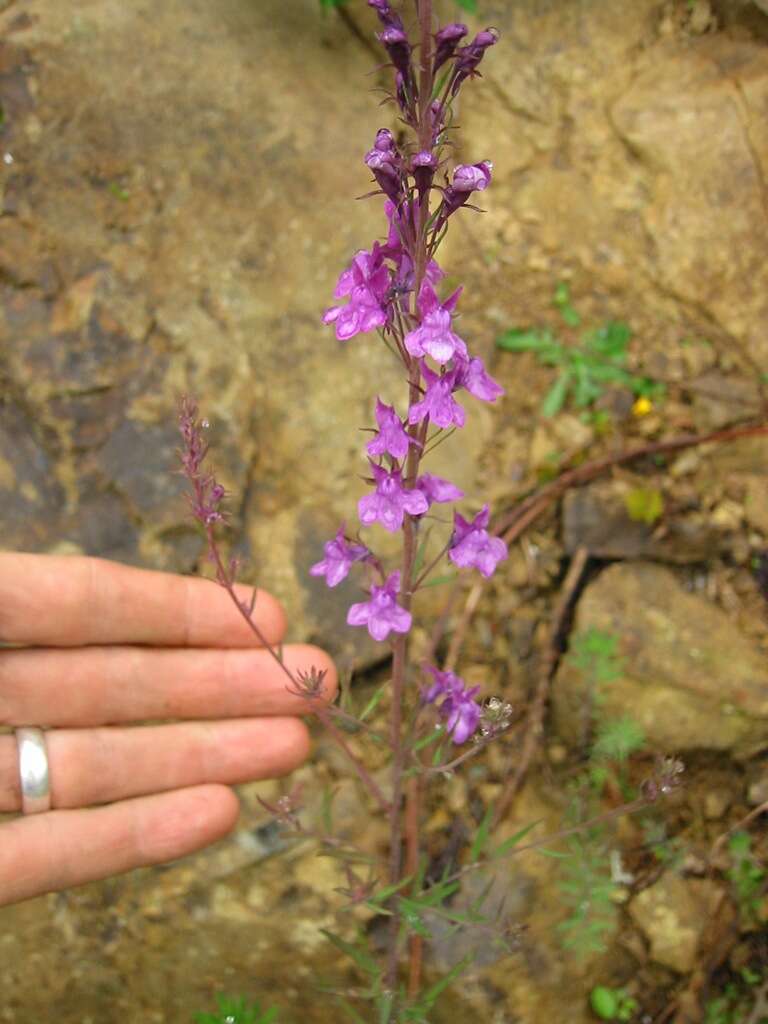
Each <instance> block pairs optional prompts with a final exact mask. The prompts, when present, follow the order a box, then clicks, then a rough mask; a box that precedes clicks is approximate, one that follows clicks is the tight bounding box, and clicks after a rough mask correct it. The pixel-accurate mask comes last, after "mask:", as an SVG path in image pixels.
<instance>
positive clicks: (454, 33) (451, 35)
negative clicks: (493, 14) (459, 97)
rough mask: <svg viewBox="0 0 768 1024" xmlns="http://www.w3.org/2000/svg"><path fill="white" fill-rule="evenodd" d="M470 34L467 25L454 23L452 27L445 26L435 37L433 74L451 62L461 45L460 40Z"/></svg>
mask: <svg viewBox="0 0 768 1024" xmlns="http://www.w3.org/2000/svg"><path fill="white" fill-rule="evenodd" d="M467 32H469V29H468V28H467V26H466V25H462V24H461V23H460V22H456V21H455V22H453V23H452V24H451V25H444V26H443V27H442V28H441V29H440V31H439V32H438V33H437V34H436V35H435V56H434V59H433V63H432V73H433V74H434V72H436V71H437V70H438V68H441V67H442V66H443V64H445V62H446V61H447V60H450V59H451V57H452V56H453V55H454V53H455V51H456V47H457V46H458V45H459V42H460V40H462V39H463V38H464V36H465V35H466V34H467Z"/></svg>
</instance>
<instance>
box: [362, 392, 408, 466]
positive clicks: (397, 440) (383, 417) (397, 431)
mask: <svg viewBox="0 0 768 1024" xmlns="http://www.w3.org/2000/svg"><path fill="white" fill-rule="evenodd" d="M376 422H377V423H378V425H379V431H378V433H377V434H376V436H375V437H374V438H373V440H372V441H369V442H368V444H367V445H366V446H365V447H366V451H367V452H368V454H369V455H376V456H382V455H391V456H392V458H393V459H404V458H405V456H406V455H407V454H408V446H409V444H410V443H411V441H413V438H412V437H409V436H408V434H407V433H406V431H405V427H404V426H403V421H402V420H401V419H400V417H399V416H398V415H397V413H396V412H395V410H394V408H393V406H391V405H385V404H384V402H382V400H381V399H380V398H377V399H376Z"/></svg>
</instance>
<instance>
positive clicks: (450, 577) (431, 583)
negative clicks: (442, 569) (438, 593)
mask: <svg viewBox="0 0 768 1024" xmlns="http://www.w3.org/2000/svg"><path fill="white" fill-rule="evenodd" d="M458 575H459V574H458V573H457V572H449V573H445V575H443V576H435V578H434V579H431V580H427V581H426V582H425V583H422V584H420V587H439V586H441V585H442V584H443V583H453V581H454V580H455V579H456V578H457V576H458Z"/></svg>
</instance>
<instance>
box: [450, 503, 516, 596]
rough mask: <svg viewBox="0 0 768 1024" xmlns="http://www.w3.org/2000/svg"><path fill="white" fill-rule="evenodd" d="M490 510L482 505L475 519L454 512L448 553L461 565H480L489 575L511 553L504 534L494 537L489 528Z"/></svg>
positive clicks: (481, 569)
mask: <svg viewBox="0 0 768 1024" xmlns="http://www.w3.org/2000/svg"><path fill="white" fill-rule="evenodd" d="M489 519H490V512H489V511H488V506H487V505H483V507H482V509H481V510H480V511H479V512H478V513H477V515H476V516H475V518H474V519H473V520H472V522H471V523H470V522H467V520H466V519H464V517H463V516H460V515H459V513H458V512H454V513H453V536H452V537H451V546H450V550H449V552H448V557H449V558H450V560H451V561H452V562H453V564H454V565H458V566H459V568H461V569H468V568H473V569H478V570H479V571H480V572H481V573H482V575H483V576H485V578H486V579H488V578H489V577H490V576H492V575H493V573H494V572H495V570H496V566H497V565H498V563H499V562H502V561H503V560H504V559H505V558H506V557H507V555H508V551H507V545H506V544H505V543H504V541H503V540H502V539H501V537H492V536H491V535H490V534H489V533H488V530H487V526H488V521H489Z"/></svg>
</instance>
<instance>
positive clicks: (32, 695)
mask: <svg viewBox="0 0 768 1024" xmlns="http://www.w3.org/2000/svg"><path fill="white" fill-rule="evenodd" d="M283 660H284V664H285V667H286V668H287V669H288V670H289V672H291V673H292V674H293V675H294V677H295V676H296V674H297V673H298V672H300V671H303V672H308V671H309V670H310V669H311V668H315V669H318V670H320V671H325V672H326V673H327V675H326V677H325V680H324V686H323V695H324V697H325V699H329V698H331V697H332V696H333V694H334V693H335V689H336V673H335V669H334V666H333V662H332V661H331V660H330V658H329V657H328V655H327V654H326V653H325V652H324V651H322V650H320V648H317V647H312V646H310V645H307V644H293V645H290V646H286V647H285V648H283ZM290 686H291V681H290V679H289V676H288V675H287V673H286V672H285V671H284V670H283V668H281V666H280V665H279V664H277V662H276V661H275V660H274V658H273V657H272V656H271V655H270V654H269V652H268V651H265V650H263V649H260V648H247V649H221V650H216V649H213V648H160V649H158V648H148V647H87V648H74V649H66V650H62V649H58V648H57V649H55V650H46V649H45V648H26V649H23V648H22V649H15V650H4V651H2V652H0V724H2V725H12V726H14V725H32V724H33V725H39V726H59V727H62V726H64V727H66V726H69V727H73V726H95V725H111V724H117V723H125V722H140V721H147V720H148V719H167V718H228V717H248V716H250V715H292V714H293V715H295V714H301V713H302V712H303V713H306V711H307V710H308V707H307V702H306V701H305V700H303V699H302V698H301V697H298V696H296V694H294V693H291V692H290V689H289V688H290Z"/></svg>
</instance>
